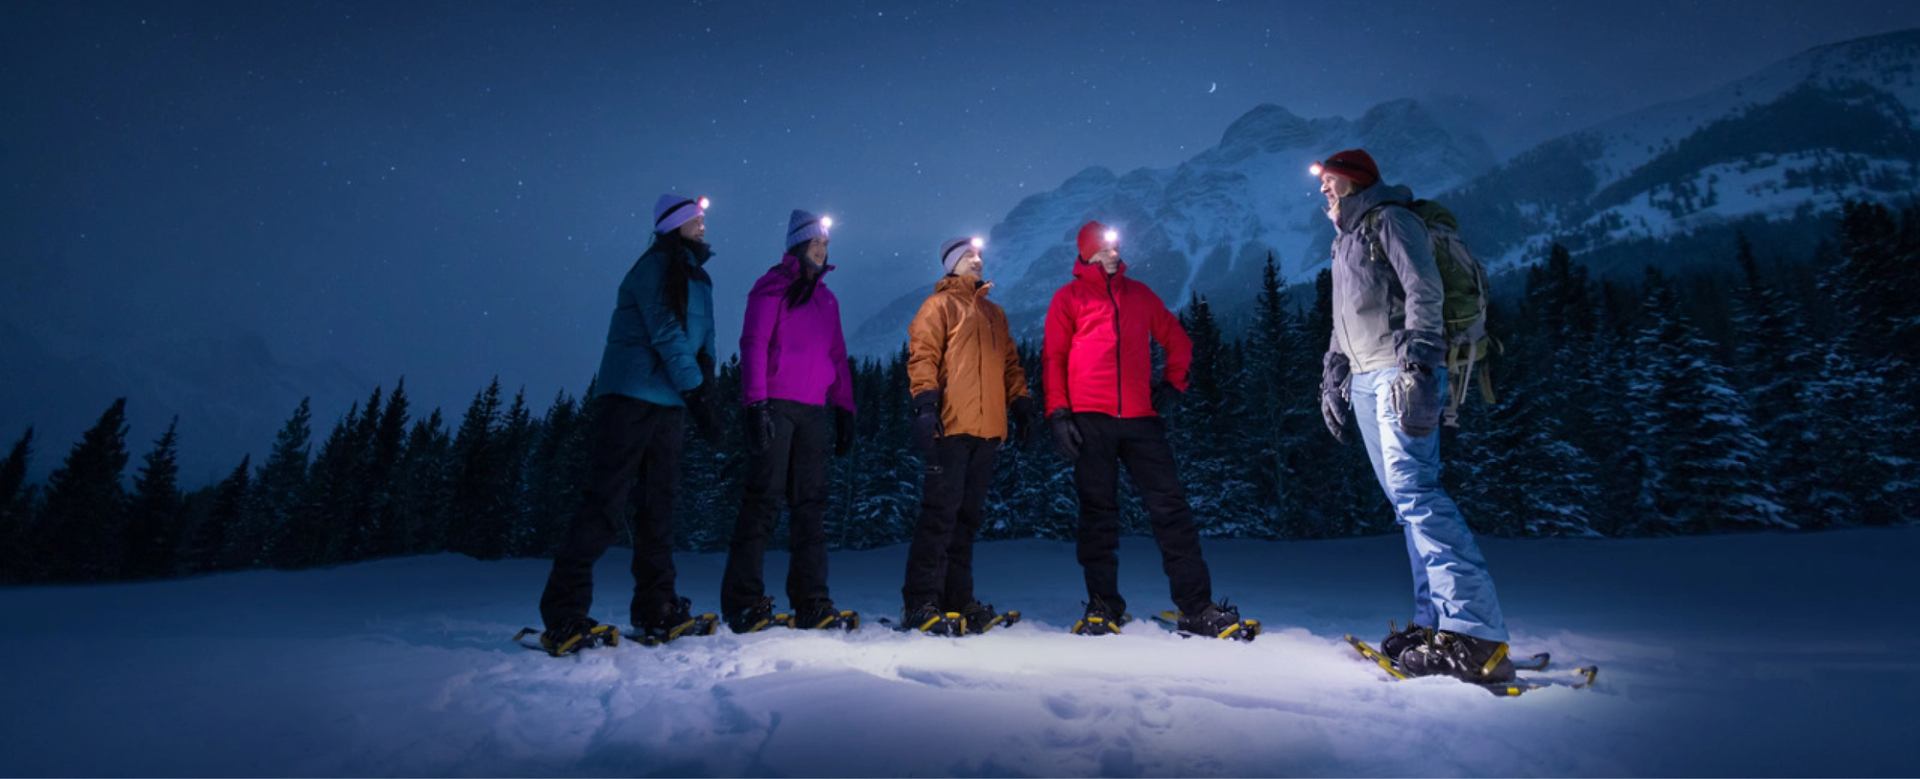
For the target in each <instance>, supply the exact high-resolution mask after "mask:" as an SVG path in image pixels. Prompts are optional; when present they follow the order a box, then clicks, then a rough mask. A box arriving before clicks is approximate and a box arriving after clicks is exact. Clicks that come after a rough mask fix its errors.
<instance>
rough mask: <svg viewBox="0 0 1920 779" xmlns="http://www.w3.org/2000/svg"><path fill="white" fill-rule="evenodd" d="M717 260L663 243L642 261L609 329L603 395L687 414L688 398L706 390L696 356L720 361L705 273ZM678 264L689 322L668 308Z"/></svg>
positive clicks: (623, 286)
mask: <svg viewBox="0 0 1920 779" xmlns="http://www.w3.org/2000/svg"><path fill="white" fill-rule="evenodd" d="M669 255H677V256H669ZM709 256H710V253H709V252H708V250H707V247H706V246H705V245H704V244H702V245H697V246H695V245H689V244H686V243H683V242H681V241H678V240H674V239H672V238H661V239H658V240H656V241H655V242H654V244H653V246H651V247H648V249H647V251H646V253H645V254H642V255H640V259H638V260H636V261H634V263H633V268H631V269H630V270H628V271H627V277H626V279H625V280H623V281H621V282H620V295H619V298H618V299H617V300H616V301H615V303H614V308H613V321H612V322H611V323H609V324H608V325H607V348H606V351H605V352H604V353H602V355H601V357H600V375H599V383H598V384H597V387H598V389H597V391H596V394H598V395H625V396H627V397H630V398H636V399H639V400H644V401H646V402H648V403H654V404H658V405H662V406H680V405H684V404H683V402H682V401H681V400H680V393H682V392H685V391H687V390H690V389H693V388H695V387H698V386H700V383H701V382H702V381H704V378H703V375H702V371H701V369H700V361H699V358H698V357H697V356H696V355H698V354H700V353H702V352H704V353H705V354H706V355H707V356H708V357H709V358H712V357H713V356H714V350H713V281H712V280H711V279H710V278H709V277H708V276H707V274H706V271H705V270H704V269H703V268H702V266H704V265H705V264H706V261H707V259H708V257H709ZM670 262H678V263H685V265H683V266H682V267H683V268H684V270H685V273H684V275H685V276H686V284H687V312H686V318H685V319H684V320H683V319H681V318H680V317H679V316H677V315H675V313H674V312H673V310H672V307H671V306H670V305H669V304H668V300H669V298H668V289H667V287H668V285H669V282H670V279H669V274H668V270H669V269H668V265H667V264H668V263H670Z"/></svg>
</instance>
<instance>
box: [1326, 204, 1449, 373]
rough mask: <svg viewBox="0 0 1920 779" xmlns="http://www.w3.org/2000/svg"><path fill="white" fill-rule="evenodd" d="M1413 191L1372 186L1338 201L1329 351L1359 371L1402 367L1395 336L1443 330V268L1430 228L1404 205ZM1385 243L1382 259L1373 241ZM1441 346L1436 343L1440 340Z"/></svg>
mask: <svg viewBox="0 0 1920 779" xmlns="http://www.w3.org/2000/svg"><path fill="white" fill-rule="evenodd" d="M1411 202H1413V191H1412V190H1410V189H1407V188H1406V187H1401V186H1388V185H1386V184H1384V183H1381V184H1375V185H1373V186H1371V187H1368V188H1366V189H1363V190H1360V191H1359V192H1355V193H1353V194H1351V195H1348V196H1346V197H1344V198H1341V200H1340V220H1339V222H1338V223H1336V224H1335V225H1334V228H1335V231H1336V232H1335V235H1334V237H1333V338H1332V339H1331V341H1330V343H1329V344H1328V345H1327V349H1328V351H1332V352H1338V353H1340V354H1344V355H1346V356H1347V360H1348V362H1349V363H1350V364H1351V366H1352V369H1353V372H1354V373H1365V372H1367V371H1377V370H1380V369H1381V368H1389V367H1393V366H1394V365H1397V364H1398V359H1397V357H1398V356H1397V355H1396V354H1395V353H1394V342H1393V334H1394V331H1397V330H1401V329H1406V330H1415V331H1422V332H1427V333H1433V334H1434V335H1435V336H1436V338H1437V337H1438V336H1439V335H1440V334H1441V333H1443V332H1445V330H1446V320H1445V319H1443V318H1442V317H1441V315H1440V303H1441V299H1442V290H1441V286H1440V269H1439V267H1438V266H1436V265H1434V262H1433V244H1432V243H1431V241H1430V239H1429V238H1428V237H1427V226H1426V225H1425V224H1424V223H1422V222H1421V221H1420V217H1419V216H1417V215H1415V214H1414V213H1413V212H1412V211H1411V210H1408V209H1407V208H1403V207H1399V206H1405V205H1407V204H1409V203H1411ZM1374 209H1381V211H1380V218H1379V219H1378V220H1377V221H1378V223H1379V229H1378V230H1377V231H1374V232H1373V234H1372V235H1368V234H1366V233H1367V232H1368V231H1364V230H1362V229H1361V225H1362V222H1363V220H1364V219H1365V218H1366V215H1367V213H1368V212H1370V211H1373V210H1374ZM1376 239H1377V240H1379V241H1380V244H1381V245H1380V248H1381V249H1382V250H1383V251H1382V253H1383V254H1384V255H1385V257H1386V261H1385V262H1381V261H1379V260H1376V259H1374V253H1373V252H1371V251H1369V244H1370V243H1371V242H1372V241H1374V240H1376ZM1436 342H1437V341H1436Z"/></svg>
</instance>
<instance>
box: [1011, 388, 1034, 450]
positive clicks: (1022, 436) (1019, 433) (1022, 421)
mask: <svg viewBox="0 0 1920 779" xmlns="http://www.w3.org/2000/svg"><path fill="white" fill-rule="evenodd" d="M1007 411H1009V412H1011V413H1010V416H1012V417H1013V431H1014V440H1015V442H1016V443H1018V444H1019V445H1021V446H1026V445H1027V444H1028V443H1030V442H1032V441H1033V429H1034V428H1036V427H1039V426H1040V406H1039V404H1037V403H1034V402H1033V396H1032V395H1021V396H1020V397H1017V398H1014V399H1013V405H1012V406H1009V407H1008V408H1007Z"/></svg>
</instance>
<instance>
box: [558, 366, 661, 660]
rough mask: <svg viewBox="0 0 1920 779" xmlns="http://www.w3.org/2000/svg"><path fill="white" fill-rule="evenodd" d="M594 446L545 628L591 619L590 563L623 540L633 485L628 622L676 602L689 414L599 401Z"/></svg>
mask: <svg viewBox="0 0 1920 779" xmlns="http://www.w3.org/2000/svg"><path fill="white" fill-rule="evenodd" d="M593 403H594V406H595V409H594V415H595V416H594V425H595V428H594V431H593V444H592V448H591V450H590V453H589V457H590V458H591V459H590V461H589V470H588V476H587V483H586V485H585V489H584V491H583V492H582V495H581V499H580V508H579V509H578V510H577V511H575V512H574V515H573V522H572V524H571V525H569V526H568V528H567V537H566V540H565V541H564V542H562V543H561V545H560V552H559V553H558V554H556V555H554V558H553V571H552V572H551V573H549V574H548V575H547V588H546V591H545V592H543V593H542V594H541V595H540V619H541V620H542V621H544V622H545V623H546V626H547V627H548V628H557V627H560V626H561V625H563V624H565V623H567V622H569V621H572V620H577V619H580V618H584V617H586V616H587V612H588V609H589V608H590V607H591V606H592V605H593V564H594V562H595V561H597V560H599V559H600V555H602V554H604V553H606V551H607V547H608V546H609V545H611V544H612V543H613V542H614V540H615V539H616V538H618V537H619V533H620V528H621V526H622V525H624V524H626V521H627V507H628V501H629V497H630V495H631V494H632V492H633V486H634V483H635V482H636V481H638V482H640V483H641V485H642V489H644V490H645V492H644V493H643V496H644V497H643V499H642V500H639V501H636V503H637V504H638V505H637V506H635V507H634V508H635V510H634V517H633V524H632V525H631V527H632V532H633V602H632V604H631V605H630V607H629V611H630V613H629V615H628V616H629V618H630V619H631V620H632V621H633V623H635V624H645V623H646V622H647V618H649V617H655V618H657V617H659V616H660V615H663V614H665V613H666V612H667V611H668V610H669V609H670V608H671V607H672V606H673V605H674V603H675V601H677V600H678V596H677V595H676V594H675V592H674V587H673V577H674V569H673V501H674V496H675V493H677V492H678V490H679V482H680V446H681V443H682V441H683V440H684V438H685V424H686V410H685V409H682V408H679V407H676V406H660V405H655V404H652V403H648V402H646V401H643V400H636V399H634V398H630V397H627V396H625V395H602V396H600V397H599V398H596V399H595V400H594V401H593Z"/></svg>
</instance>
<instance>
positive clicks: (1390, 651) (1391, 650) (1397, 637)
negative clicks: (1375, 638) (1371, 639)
mask: <svg viewBox="0 0 1920 779" xmlns="http://www.w3.org/2000/svg"><path fill="white" fill-rule="evenodd" d="M1430 638H1433V628H1430V627H1427V626H1425V625H1416V624H1413V623H1412V622H1408V623H1407V626H1406V627H1404V628H1396V627H1395V626H1394V624H1393V622H1392V621H1388V622H1387V636H1386V638H1382V639H1380V654H1383V655H1386V656H1387V657H1388V658H1390V659H1394V660H1398V659H1399V658H1400V653H1402V652H1405V651H1407V650H1408V649H1411V648H1413V647H1414V646H1416V645H1419V644H1424V643H1426V642H1427V640H1428V639H1430Z"/></svg>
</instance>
